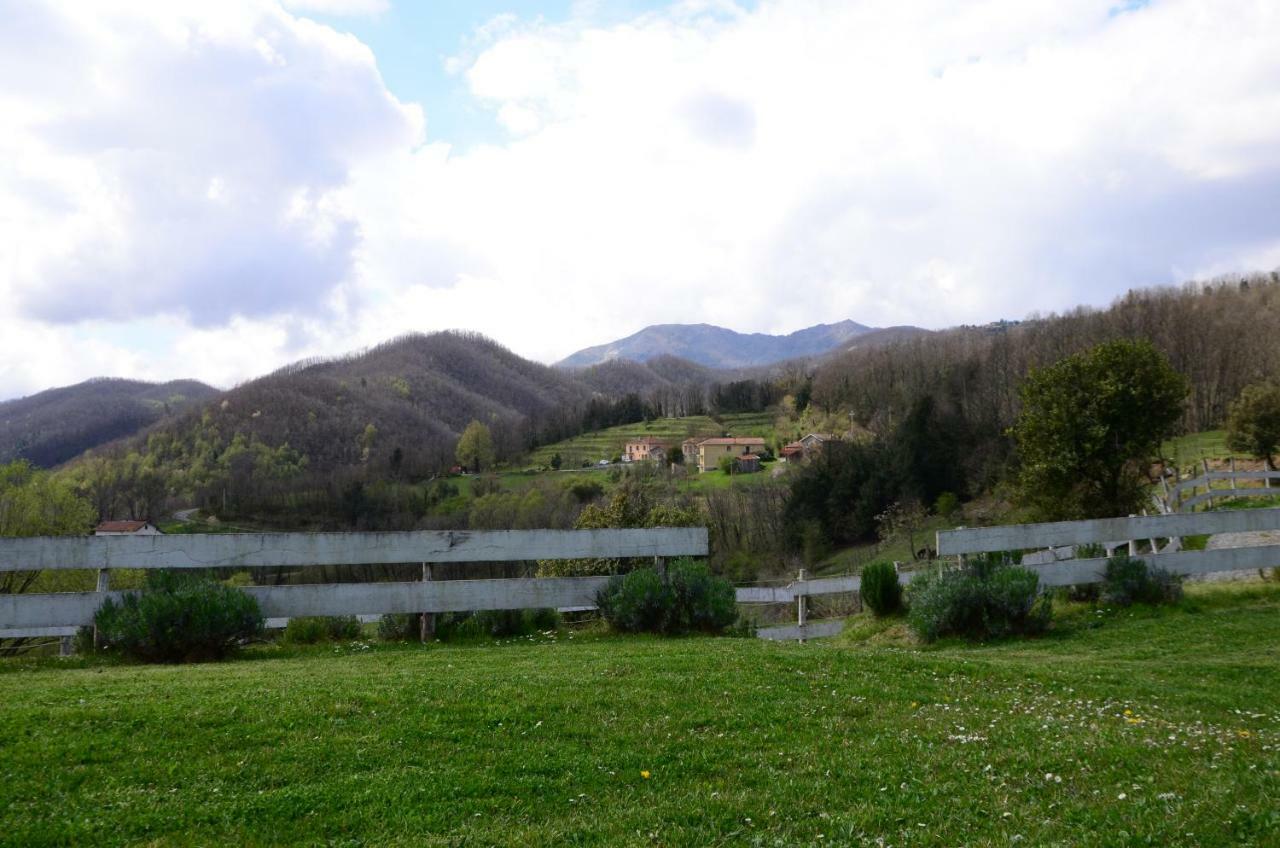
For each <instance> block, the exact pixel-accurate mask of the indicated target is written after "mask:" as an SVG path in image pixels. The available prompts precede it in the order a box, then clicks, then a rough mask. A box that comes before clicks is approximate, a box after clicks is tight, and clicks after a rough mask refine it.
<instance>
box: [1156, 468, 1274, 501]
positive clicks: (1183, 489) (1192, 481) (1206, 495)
mask: <svg viewBox="0 0 1280 848" xmlns="http://www.w3.org/2000/svg"><path fill="white" fill-rule="evenodd" d="M1230 462H1231V465H1230V469H1229V470H1227V471H1210V470H1209V461H1208V460H1201V470H1200V472H1199V474H1198V475H1195V476H1192V477H1190V478H1188V479H1186V480H1181V479H1180V480H1177V481H1176V482H1175V483H1174V484H1173V485H1172V486H1170V485H1169V484H1168V483H1167V482H1165V481H1163V480H1162V481H1161V483H1162V489H1163V495H1164V502H1165V504H1166V505H1167V506H1168V509H1169V511H1172V512H1180V511H1182V510H1184V509H1195V508H1196V507H1197V506H1199V505H1200V504H1202V503H1207V504H1209V506H1213V502H1214V499H1215V498H1256V497H1268V496H1272V495H1276V494H1280V491H1277V490H1276V489H1274V488H1271V486H1272V484H1271V481H1272V480H1280V471H1237V470H1236V461H1235V457H1232V458H1231V460H1230ZM1193 474H1194V472H1193ZM1179 476H1181V472H1179ZM1223 480H1226V481H1229V482H1230V483H1231V486H1230V488H1227V489H1215V488H1214V487H1213V484H1214V483H1215V482H1221V481H1223ZM1245 480H1261V481H1262V485H1261V486H1245V487H1241V486H1238V485H1236V484H1237V483H1238V482H1240V481H1245ZM1199 489H1204V491H1203V492H1199V491H1198V490H1199ZM1187 492H1190V493H1191V494H1190V495H1187V494H1186V493H1187Z"/></svg>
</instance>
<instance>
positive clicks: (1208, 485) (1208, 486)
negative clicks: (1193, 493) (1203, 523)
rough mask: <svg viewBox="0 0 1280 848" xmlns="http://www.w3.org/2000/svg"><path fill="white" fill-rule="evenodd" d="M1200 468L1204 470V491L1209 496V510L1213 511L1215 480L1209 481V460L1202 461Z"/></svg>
mask: <svg viewBox="0 0 1280 848" xmlns="http://www.w3.org/2000/svg"><path fill="white" fill-rule="evenodd" d="M1200 467H1201V468H1203V469H1204V490H1205V493H1206V494H1207V495H1208V496H1209V509H1213V480H1211V479H1209V460H1208V459H1207V458H1203V459H1201V460H1200Z"/></svg>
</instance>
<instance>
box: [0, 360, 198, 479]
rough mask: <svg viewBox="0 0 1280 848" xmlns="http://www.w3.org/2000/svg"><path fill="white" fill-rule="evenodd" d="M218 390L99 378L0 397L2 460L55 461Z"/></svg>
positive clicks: (134, 430)
mask: <svg viewBox="0 0 1280 848" xmlns="http://www.w3.org/2000/svg"><path fill="white" fill-rule="evenodd" d="M217 394H218V390H217V389H215V388H213V387H212V386H206V385H205V384H204V383H200V382H197V381H195V380H174V381H173V382H169V383H147V382H143V381H140V380H118V379H103V378H99V379H95V380H88V381H86V382H83V383H78V384H76V385H74V386H63V387H61V388H57V389H48V390H47V391H43V392H40V393H39V394H34V395H31V396H30V397H25V398H18V399H17V400H7V401H3V402H0V463H4V462H9V461H11V460H14V459H25V460H28V461H30V462H31V463H32V464H34V465H39V466H43V467H46V468H48V467H52V466H54V465H59V464H60V463H63V462H66V461H67V460H69V459H71V458H72V457H75V456H77V455H79V454H81V453H83V452H85V451H86V450H90V449H92V448H95V447H98V446H100V445H103V444H106V443H107V442H111V441H114V440H116V439H120V438H123V437H126V436H131V435H133V434H135V433H138V432H140V431H142V430H144V429H146V428H147V427H150V426H151V425H153V424H155V423H156V422H158V421H160V420H162V419H164V418H166V417H171V416H174V415H176V414H177V413H179V412H181V411H182V410H184V409H186V408H187V407H188V406H190V405H192V404H199V403H201V402H202V401H205V400H208V399H210V398H212V397H214V396H215V395H217Z"/></svg>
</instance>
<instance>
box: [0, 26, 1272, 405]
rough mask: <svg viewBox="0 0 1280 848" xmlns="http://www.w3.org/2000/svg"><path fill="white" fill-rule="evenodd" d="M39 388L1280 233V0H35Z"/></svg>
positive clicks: (1230, 253)
mask: <svg viewBox="0 0 1280 848" xmlns="http://www.w3.org/2000/svg"><path fill="white" fill-rule="evenodd" d="M0 21H2V22H3V24H2V25H0V399H2V398H11V397H17V396H22V395H26V394H30V393H33V392H36V391H39V390H42V389H44V388H48V387H50V386H55V385H66V384H69V383H73V382H77V381H79V380H83V379H87V378H89V377H94V376H125V377H134V378H141V379H149V380H166V379H174V378H179V377H192V378H197V379H201V380H205V381H206V382H209V383H212V384H214V385H217V386H220V387H228V386H231V385H234V384H236V383H238V382H242V381H244V380H247V379H250V378H252V377H254V376H258V375H260V374H263V373H266V372H268V371H270V370H272V369H274V368H276V367H278V366H280V365H283V364H285V363H288V362H291V361H295V360H297V359H300V358H303V357H311V356H325V355H337V354H341V353H344V352H348V351H352V350H356V349H360V348H362V347H364V346H367V345H372V344H376V343H378V342H381V341H384V340H386V339H388V338H391V337H393V336H397V335H400V334H403V333H407V332H413V331H419V332H427V331H432V330H440V329H448V328H459V329H466V330H473V331H478V332H481V333H484V334H486V335H488V336H490V337H492V338H494V339H496V340H498V341H500V342H501V343H503V344H504V345H506V346H508V347H509V348H511V349H512V350H514V351H515V352H516V353H519V354H521V355H523V356H527V357H530V358H532V359H537V360H539V361H543V362H554V361H556V360H558V359H560V358H563V357H565V356H567V355H569V354H570V353H572V352H574V351H575V350H578V349H580V348H582V347H586V346H589V345H593V344H599V343H603V342H606V341H609V340H611V339H615V338H619V337H622V336H625V335H629V334H631V333H633V332H635V331H636V330H638V329H640V328H642V327H644V326H646V325H648V324H654V323H698V322H706V323H711V324H718V325H721V326H727V327H730V328H732V329H736V330H739V331H743V332H789V331H792V330H795V329H799V328H802V327H805V326H809V325H812V324H816V323H826V322H833V321H838V320H843V319H846V318H851V319H853V320H855V321H858V322H861V323H863V324H868V325H873V326H889V325H895V324H915V325H919V326H925V327H946V326H953V325H957V324H964V323H983V322H987V321H992V320H997V319H1001V318H1010V319H1016V318H1022V317H1025V316H1027V315H1029V314H1035V313H1039V314H1045V313H1050V312H1054V311H1063V310H1066V309H1070V308H1073V307H1074V306H1076V305H1078V304H1090V305H1096V306H1105V305H1106V304H1107V303H1109V302H1111V301H1112V300H1113V299H1114V298H1116V297H1117V296H1119V295H1121V294H1123V293H1124V292H1125V291H1126V290H1128V289H1131V288H1136V287H1147V286H1153V285H1164V284H1172V283H1178V282H1182V281H1185V280H1189V279H1203V278H1207V277H1212V276H1215V275H1220V274H1225V273H1232V272H1236V271H1250V270H1271V269H1274V268H1277V267H1280V49H1277V46H1278V45H1280V4H1276V3H1272V2H1268V0H1198V1H1197V0H1152V2H1145V3H1144V2H1120V1H1119V0H1104V1H1103V2H1096V1H1095V0H1052V1H1051V2H1048V0H1046V2H1041V0H967V2H940V0H916V2H911V3H902V2H896V0H832V2H824V0H759V2H752V3H740V2H739V3H735V2H731V0H684V2H674V3H671V2H642V0H616V2H614V1H613V0H597V2H571V0H543V2H538V0H510V2H502V0H471V1H470V2H466V1H465V0H457V2H454V1H453V0H419V2H408V0H220V2H218V3H206V2H191V3H187V2H180V0H153V2H144V0H95V2H93V3H85V2H82V0H65V2H60V1H59V0H50V2H39V0H0Z"/></svg>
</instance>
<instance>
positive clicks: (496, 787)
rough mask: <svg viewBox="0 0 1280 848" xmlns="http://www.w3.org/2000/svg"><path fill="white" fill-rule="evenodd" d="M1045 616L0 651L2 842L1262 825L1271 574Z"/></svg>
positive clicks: (1269, 752) (1267, 822) (823, 838)
mask: <svg viewBox="0 0 1280 848" xmlns="http://www.w3.org/2000/svg"><path fill="white" fill-rule="evenodd" d="M865 621H866V620H863V622H864V623H863V624H855V627H854V628H853V630H854V631H855V632H863V633H871V632H879V631H882V630H883V629H884V628H883V627H879V628H878V627H867V626H865ZM1065 622H1066V623H1065V624H1063V625H1061V626H1059V627H1058V628H1057V629H1056V631H1055V632H1053V633H1051V634H1050V635H1049V636H1047V637H1045V638H1042V639H1038V640H1033V641H1016V642H1006V643H1000V644H992V645H985V646H970V645H964V644H948V645H942V646H940V647H936V648H931V649H920V648H916V647H913V646H911V645H904V644H902V643H901V641H900V640H898V641H894V640H888V641H881V638H882V637H883V636H884V634H883V633H880V636H879V637H876V638H872V639H869V640H867V641H862V642H858V641H854V640H853V639H852V638H851V637H849V636H846V637H842V638H839V639H834V640H828V641H825V642H812V643H810V644H807V645H796V644H776V643H768V642H763V641H757V640H751V639H710V638H690V639H673V640H660V639H648V638H627V639H620V638H609V637H600V636H591V635H585V636H584V635H579V636H577V637H574V638H569V637H568V636H566V635H561V636H559V637H556V638H550V637H539V638H537V639H535V640H518V641H516V642H514V643H508V644H504V645H498V646H487V647H474V646H473V647H430V648H422V647H419V646H411V645H410V646H373V647H365V646H362V645H360V644H352V645H343V646H339V647H333V646H329V647H318V648H313V649H292V650H288V649H282V648H274V647H264V648H261V649H255V650H252V651H250V652H249V653H248V654H247V655H246V656H244V657H243V658H241V659H239V660H236V661H233V662H228V663H222V664H211V665H199V666H186V667H140V666H122V665H98V666H94V665H92V664H91V663H89V662H87V661H81V660H75V659H72V660H56V659H52V658H45V659H40V660H25V661H14V660H8V661H0V687H3V691H4V694H5V697H4V698H3V699H0V844H3V845H14V846H17V845H22V846H31V845H63V844H94V845H107V844H126V843H131V844H138V843H142V844H147V845H188V844H248V845H265V844H281V843H306V844H328V845H366V844H367V845H415V846H418V845H565V844H571V845H620V844H621V845H639V844H653V845H691V846H704V845H727V844H734V845H738V844H742V845H814V846H819V845H959V844H965V845H1014V844H1017V845H1026V846H1041V845H1072V846H1076V845H1099V846H1101V845H1257V846H1263V845H1277V844H1280V804H1277V797H1280V707H1278V706H1277V705H1278V704H1280V586H1277V585H1276V584H1265V585H1264V584H1251V585H1248V586H1228V587H1222V588H1204V587H1200V588H1196V589H1193V590H1192V593H1191V595H1190V597H1189V599H1188V600H1187V601H1186V602H1184V603H1183V605H1182V607H1181V608H1178V609H1167V610H1159V611H1151V610H1145V611H1135V612H1133V613H1106V614H1098V613H1096V612H1094V611H1093V610H1091V609H1085V608H1078V609H1074V610H1073V611H1071V612H1070V613H1069V614H1068V615H1067V616H1066V618H1065ZM891 629H892V628H891Z"/></svg>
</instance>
